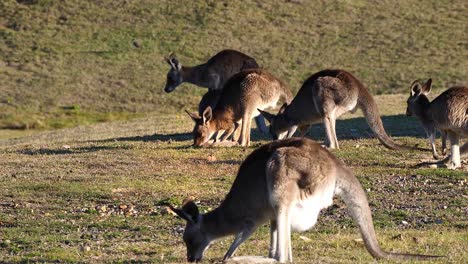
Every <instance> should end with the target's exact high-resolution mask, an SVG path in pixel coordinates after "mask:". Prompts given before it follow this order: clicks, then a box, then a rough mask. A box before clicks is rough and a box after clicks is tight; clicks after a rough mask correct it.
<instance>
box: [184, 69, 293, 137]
mask: <svg viewBox="0 0 468 264" xmlns="http://www.w3.org/2000/svg"><path fill="white" fill-rule="evenodd" d="M291 98H292V94H291V91H289V88H288V87H287V86H286V85H285V84H284V83H283V82H282V81H281V80H279V79H277V78H276V77H274V76H273V75H271V74H270V73H268V72H266V71H265V70H260V69H255V70H245V71H242V72H240V73H238V74H236V75H234V76H233V77H232V78H231V79H229V81H228V82H227V83H226V85H225V87H224V89H223V91H222V93H221V97H220V99H219V102H218V104H217V105H216V107H215V108H214V109H212V108H211V107H210V106H208V107H207V108H206V109H205V110H204V111H203V113H202V116H199V115H198V114H196V113H190V112H189V111H187V113H188V114H189V116H190V117H191V118H192V119H193V121H194V122H195V127H194V129H193V136H194V145H195V146H202V145H204V144H205V143H207V142H208V140H210V138H211V137H212V136H213V134H214V133H215V132H223V131H225V133H224V134H223V136H222V138H221V140H226V139H227V138H228V137H229V136H230V135H231V134H232V133H233V132H234V131H235V130H236V129H237V128H238V127H239V126H240V125H241V131H240V139H239V138H238V136H234V141H238V140H239V143H240V144H241V146H249V145H250V128H251V119H252V118H253V117H255V116H258V115H260V113H259V112H258V110H257V109H265V108H268V107H272V106H275V105H276V104H277V103H278V101H279V100H283V101H286V102H290V101H291ZM236 133H237V132H236ZM218 134H219V133H218ZM237 135H239V134H237Z"/></svg>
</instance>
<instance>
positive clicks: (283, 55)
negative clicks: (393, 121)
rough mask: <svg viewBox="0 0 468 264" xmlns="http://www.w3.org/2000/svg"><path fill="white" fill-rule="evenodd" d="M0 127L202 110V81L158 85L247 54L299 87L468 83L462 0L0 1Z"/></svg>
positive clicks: (400, 88)
mask: <svg viewBox="0 0 468 264" xmlns="http://www.w3.org/2000/svg"><path fill="white" fill-rule="evenodd" d="M0 14H1V15H0V128H55V127H63V126H72V125H76V124H83V123H92V122H99V121H107V120H114V119H122V118H130V117H135V116H140V115H141V114H142V113H154V114H161V113H172V112H180V111H181V110H182V109H184V108H191V109H195V106H196V104H197V101H198V100H199V98H200V96H201V95H202V94H203V92H204V91H203V90H202V89H193V87H192V86H191V85H183V87H182V88H181V89H178V90H177V91H175V92H174V93H172V94H163V91H162V88H163V85H164V82H165V75H166V73H167V70H168V65H166V63H165V62H164V61H163V56H164V55H168V54H169V53H170V52H171V51H175V52H176V53H177V54H178V55H179V58H180V61H181V62H182V63H184V64H186V65H191V64H196V63H199V62H202V61H204V60H206V59H207V58H209V57H210V56H211V55H213V54H214V53H216V52H218V51H219V50H221V49H224V48H233V49H238V50H241V51H244V52H246V53H248V54H250V55H252V56H253V57H255V58H256V59H257V60H258V61H259V63H260V64H261V65H262V66H263V67H264V68H267V69H269V70H270V71H271V72H272V73H274V74H275V75H277V76H278V77H280V78H282V79H284V80H285V81H286V82H287V83H289V84H290V85H291V87H292V89H293V90H294V91H296V90H297V89H298V88H299V86H300V84H301V83H302V81H303V80H304V79H305V78H306V77H307V76H309V75H310V74H311V73H313V72H315V71H318V70H320V69H323V68H326V67H339V68H344V69H347V70H349V71H351V72H353V73H354V74H355V75H356V76H357V77H359V78H360V79H361V80H363V82H364V83H365V84H367V85H368V87H369V89H370V90H371V91H372V92H373V93H374V94H380V93H400V92H404V93H406V92H407V91H406V90H407V89H408V86H409V84H410V83H411V82H412V81H413V80H414V79H416V78H421V79H425V78H428V77H432V78H433V79H434V86H435V88H439V89H442V88H445V87H448V86H450V85H453V84H460V83H467V81H468V79H467V75H466V73H467V69H468V60H467V56H468V41H467V39H468V37H467V33H466V32H467V30H466V29H467V28H466V25H467V24H468V16H467V6H466V1H463V0H453V1H447V0H442V1H440V0H430V1H429V0H428V1H417V0H412V1H391V0H384V1H361V0H348V1H344V0H343V1H280V0H276V1H258V0H246V1H216V0H205V1H201V0H198V1H166V0H158V1H151V0H144V1H110V0H103V1H78V0H70V1H52V0H17V1H14V0H4V1H1V2H0Z"/></svg>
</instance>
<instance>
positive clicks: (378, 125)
mask: <svg viewBox="0 0 468 264" xmlns="http://www.w3.org/2000/svg"><path fill="white" fill-rule="evenodd" d="M359 90H360V91H359V99H358V107H359V108H360V109H361V110H362V112H363V113H364V116H365V117H366V119H367V123H368V124H369V127H370V128H371V129H372V132H374V134H375V136H376V137H377V139H378V140H379V141H380V143H382V144H383V145H384V146H385V147H387V148H389V149H405V148H408V149H412V148H411V147H408V146H403V145H399V144H397V143H395V142H394V141H393V140H392V138H390V137H389V136H388V135H387V132H385V129H384V127H383V124H382V119H380V115H379V109H378V108H377V105H376V104H375V101H374V99H373V98H372V95H370V94H369V92H368V91H367V90H366V89H365V88H364V87H362V88H361V89H359Z"/></svg>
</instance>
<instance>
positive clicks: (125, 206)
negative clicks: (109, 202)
mask: <svg viewBox="0 0 468 264" xmlns="http://www.w3.org/2000/svg"><path fill="white" fill-rule="evenodd" d="M127 207H128V206H127V205H125V204H121V205H119V209H120V210H125V209H127Z"/></svg>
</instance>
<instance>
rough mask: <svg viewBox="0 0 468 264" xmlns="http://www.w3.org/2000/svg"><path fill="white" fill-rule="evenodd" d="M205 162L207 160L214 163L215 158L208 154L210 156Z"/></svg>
mask: <svg viewBox="0 0 468 264" xmlns="http://www.w3.org/2000/svg"><path fill="white" fill-rule="evenodd" d="M207 160H208V161H209V162H215V161H216V157H215V156H214V155H211V154H210V155H208V158H207Z"/></svg>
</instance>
